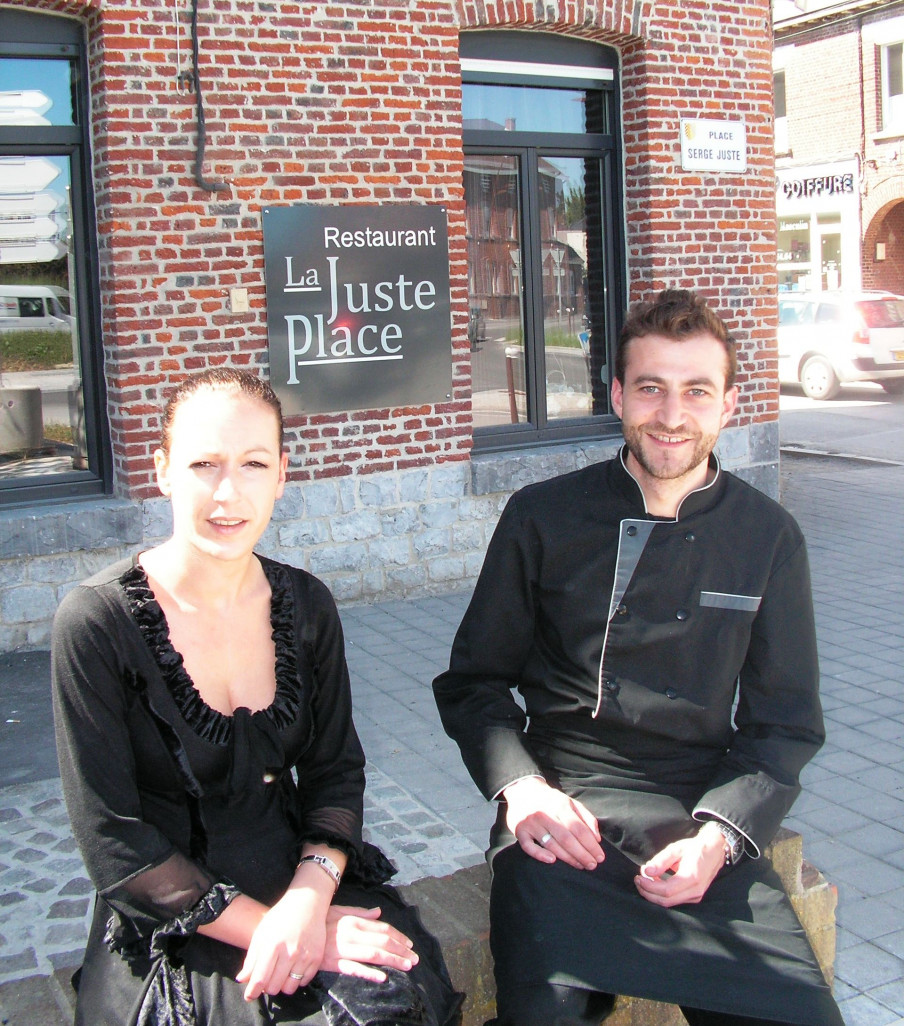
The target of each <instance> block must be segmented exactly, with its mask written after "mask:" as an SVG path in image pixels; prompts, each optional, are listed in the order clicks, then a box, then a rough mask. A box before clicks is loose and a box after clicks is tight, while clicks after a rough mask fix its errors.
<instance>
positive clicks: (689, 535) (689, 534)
mask: <svg viewBox="0 0 904 1026" xmlns="http://www.w3.org/2000/svg"><path fill="white" fill-rule="evenodd" d="M684 540H685V541H687V542H691V541H695V540H696V535H695V534H694V532H693V531H688V532H687V534H686V535H685V536H684Z"/></svg>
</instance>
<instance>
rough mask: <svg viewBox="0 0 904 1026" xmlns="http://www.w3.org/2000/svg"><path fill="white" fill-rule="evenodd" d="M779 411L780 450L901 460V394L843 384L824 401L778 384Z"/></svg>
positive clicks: (903, 461) (903, 409) (903, 415)
mask: <svg viewBox="0 0 904 1026" xmlns="http://www.w3.org/2000/svg"><path fill="white" fill-rule="evenodd" d="M780 410H781V415H780V420H779V434H780V437H781V445H782V448H783V449H800V450H812V451H814V452H822V453H832V454H837V455H846V456H859V457H862V458H866V459H873V460H886V461H889V462H892V463H900V464H904V396H890V395H886V393H885V392H883V391H882V389H881V388H880V387H879V386H878V385H875V384H873V383H872V382H865V383H863V384H860V385H845V386H844V388H842V390H841V394H840V395H839V396H838V398H837V399H830V400H829V401H828V402H824V401H819V400H816V399H807V397H806V396H805V395H804V394H803V393H802V392H801V390H800V389H799V388H795V387H794V386H791V385H788V386H782V394H781V402H780Z"/></svg>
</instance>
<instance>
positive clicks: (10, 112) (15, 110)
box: [0, 57, 76, 126]
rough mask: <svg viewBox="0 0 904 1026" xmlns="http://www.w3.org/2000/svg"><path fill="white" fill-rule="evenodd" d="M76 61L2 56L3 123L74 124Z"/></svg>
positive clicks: (0, 110)
mask: <svg viewBox="0 0 904 1026" xmlns="http://www.w3.org/2000/svg"><path fill="white" fill-rule="evenodd" d="M73 87H74V80H73V70H72V62H71V61H68V60H44V59H41V58H24V57H23V58H19V57H3V58H0V125H32V126H36V125H74V124H75V123H76V120H75V102H74V95H73V94H74V88H73Z"/></svg>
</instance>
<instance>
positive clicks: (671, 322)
mask: <svg viewBox="0 0 904 1026" xmlns="http://www.w3.org/2000/svg"><path fill="white" fill-rule="evenodd" d="M644 335H662V336H664V337H665V338H670V339H673V340H674V341H675V342H680V341H681V340H682V339H685V338H688V337H689V336H691V335H712V336H713V338H715V339H716V340H717V341H719V342H721V343H722V347H723V348H724V349H725V356H726V361H727V367H726V373H725V390H726V391H728V389H729V388H731V386H732V385H733V384H734V382H735V377H736V376H737V373H738V356H737V352H736V347H735V341H734V339H733V338H732V337H731V335H730V334H729V333H728V328H726V326H725V322H724V321H723V320H722V318H721V317H720V316H719V315H718V314H717V313H716V311H715V310H713V309H711V308H710V307H709V306H707V305H706V300H705V299H704V298H703V297H702V296H700V295H698V294H697V293H696V292H691V291H690V290H689V289H663V291H662V292H660V293H659V295H658V296H657V297H656V298H655V299H654V300H652V301H648V302H644V303H635V304H634V306H632V307H631V309H630V310H629V311H628V316H627V318H626V320H625V323H624V327H623V328H622V330H621V334H620V335H619V338H618V347H617V349H616V351H615V376H616V378H618V380H619V381H620V382H621V383H622V384H624V383H625V368H626V366H627V363H628V346H629V345H630V343H631V342H632V340H633V339H635V338H643V336H644Z"/></svg>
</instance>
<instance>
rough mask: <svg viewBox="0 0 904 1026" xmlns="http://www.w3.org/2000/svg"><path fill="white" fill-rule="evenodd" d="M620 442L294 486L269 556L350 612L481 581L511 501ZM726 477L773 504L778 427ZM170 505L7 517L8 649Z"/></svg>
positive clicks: (730, 453)
mask: <svg viewBox="0 0 904 1026" xmlns="http://www.w3.org/2000/svg"><path fill="white" fill-rule="evenodd" d="M620 445H621V437H620V436H619V435H615V436H613V437H611V438H609V439H605V440H600V441H595V442H590V443H573V444H569V445H558V446H550V447H547V448H543V449H524V450H518V451H514V452H506V453H486V454H474V455H473V456H472V458H471V460H470V461H469V462H453V463H446V464H439V465H436V466H431V467H426V468H422V469H414V470H405V471H394V472H387V473H380V474H366V475H361V476H357V477H343V478H326V479H322V480H317V481H310V482H305V483H298V484H296V483H293V484H290V485H289V486H288V487H287V488H286V491H285V494H284V496H283V498H282V499H281V500H280V501H279V503H278V504H277V508H276V511H275V513H274V517H273V522H272V523H271V525H270V527H269V528H268V530H267V532H266V534H265V535H264V537H263V539H262V540H261V544H260V547H259V548H260V551H261V552H263V553H265V554H267V555H271V556H273V557H275V558H278V559H282V560H284V561H285V562H287V563H291V564H293V565H295V566H301V567H304V568H305V569H306V570H310V571H311V573H313V574H315V575H316V576H317V577H319V578H321V579H322V580H323V581H325V582H326V584H327V585H328V586H329V587H330V588H331V590H332V592H333V594H334V595H335V597H336V600H337V601H338V602H339V603H340V604H341V603H346V604H351V603H364V602H369V601H375V600H377V599H379V600H385V599H387V598H410V597H415V596H418V595H435V594H441V593H443V592H449V591H457V590H461V589H463V588H467V587H469V586H470V585H472V584H473V582H474V581H475V579H476V577H477V574H478V573H479V571H480V567H481V566H482V564H483V557H484V553H485V551H486V546H487V543H488V541H489V539H490V536H491V534H492V532H493V528H494V527H495V525H496V521H497V519H498V517H499V514H500V513H501V512H502V508H503V506H504V505H505V502H506V500H507V499H508V497H509V495H510V494H511V493H512V492H513V491H515V490H516V489H517V488H521V487H523V486H524V485H526V484H530V483H532V482H535V481H541V480H544V479H546V478H549V477H553V476H555V475H557V474H564V473H568V472H569V471H572V470H577V469H579V468H581V467H584V466H587V465H588V464H590V463H595V462H599V461H600V460H605V459H609V458H610V457H611V456H613V455H614V454H615V453H616V452H617V451H618V448H619V446H620ZM718 451H719V455H720V457H721V459H722V461H723V464H724V466H725V467H726V468H727V469H729V470H733V471H735V472H736V473H738V474H739V476H741V477H744V478H745V479H746V480H748V481H750V482H751V483H752V484H754V485H756V486H757V487H758V488H760V489H761V490H762V491H764V492H766V494H768V495H771V496H772V497H773V498H775V497H777V494H778V423H777V422H770V423H765V424H756V425H753V426H749V427H744V428H734V429H729V430H727V431H725V432H723V434H722V437H721V438H720V440H719V450H718ZM169 530H170V514H169V503H168V502H166V501H165V500H164V499H148V500H145V501H143V502H140V503H137V502H136V503H130V502H126V501H123V500H113V499H111V500H92V501H89V502H78V503H77V502H72V503H68V504H64V505H53V506H41V507H34V508H30V509H9V510H6V511H4V512H2V513H0V652H10V651H17V650H27V649H42V648H47V647H48V645H49V643H50V625H51V622H52V619H53V614H54V611H55V610H56V607H57V605H58V604H59V601H60V599H61V598H62V597H63V595H64V594H65V593H66V592H67V591H68V590H69V589H70V588H72V587H73V586H74V585H75V584H77V583H78V582H79V581H81V580H84V579H85V578H86V577H89V576H90V575H91V574H93V573H94V572H96V571H97V570H99V569H101V568H102V567H104V566H106V565H107V564H109V563H112V562H114V561H115V560H117V559H120V558H122V557H123V556H126V555H130V554H132V553H134V552H139V551H141V549H143V548H147V547H149V546H151V545H154V544H156V543H157V542H158V541H161V540H162V539H163V538H165V537H166V536H167V535H168V533H169Z"/></svg>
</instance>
